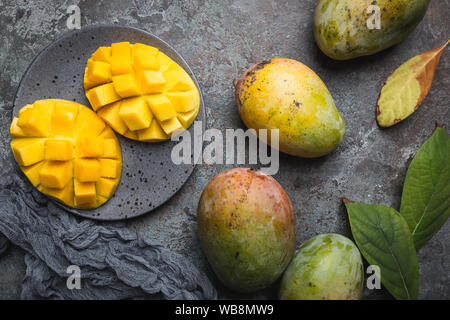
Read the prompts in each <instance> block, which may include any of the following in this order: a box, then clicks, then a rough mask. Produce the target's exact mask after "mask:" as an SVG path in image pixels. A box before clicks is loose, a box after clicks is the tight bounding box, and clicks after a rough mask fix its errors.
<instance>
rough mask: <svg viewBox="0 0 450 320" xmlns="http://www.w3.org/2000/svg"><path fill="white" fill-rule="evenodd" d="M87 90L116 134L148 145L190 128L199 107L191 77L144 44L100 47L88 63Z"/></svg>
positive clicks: (101, 115)
mask: <svg viewBox="0 0 450 320" xmlns="http://www.w3.org/2000/svg"><path fill="white" fill-rule="evenodd" d="M84 89H85V91H86V96H87V98H88V100H89V102H90V104H91V106H92V108H93V109H94V110H95V111H96V112H97V114H98V115H99V116H100V117H101V118H102V119H103V120H105V121H106V123H108V124H109V125H110V126H111V127H112V128H113V129H114V130H115V131H116V132H117V133H119V134H121V135H124V136H125V137H127V138H130V139H134V140H140V141H146V142H158V141H164V140H168V139H170V137H171V136H172V134H173V133H174V132H176V131H177V130H184V129H187V128H189V127H190V126H191V124H192V123H193V122H194V120H195V118H196V117H197V114H198V111H199V108H200V94H199V92H198V89H197V87H196V85H195V83H194V81H193V80H192V78H191V77H190V76H189V74H188V73H187V72H186V71H185V70H184V69H183V68H182V67H180V66H179V65H178V64H177V63H176V62H174V61H173V60H172V59H170V58H169V57H168V56H167V55H165V54H164V53H162V52H160V51H159V50H158V49H157V48H155V47H151V46H148V45H145V44H141V43H136V44H130V43H129V42H119V43H113V44H112V45H111V47H100V48H98V49H97V51H95V52H94V53H93V54H92V57H91V58H90V59H89V60H88V61H87V66H86V70H85V73H84Z"/></svg>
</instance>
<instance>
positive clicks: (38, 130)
mask: <svg viewBox="0 0 450 320" xmlns="http://www.w3.org/2000/svg"><path fill="white" fill-rule="evenodd" d="M44 101H45V100H44ZM52 111H53V103H52V102H42V100H39V101H36V102H35V103H34V105H33V108H28V109H26V110H24V111H23V112H22V113H19V120H18V121H17V125H18V126H19V127H20V128H21V129H22V130H23V132H25V134H27V135H28V136H36V137H47V136H48V135H49V134H50V122H51V115H52Z"/></svg>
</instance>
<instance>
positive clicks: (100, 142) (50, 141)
mask: <svg viewBox="0 0 450 320" xmlns="http://www.w3.org/2000/svg"><path fill="white" fill-rule="evenodd" d="M10 134H11V136H12V138H13V139H12V141H11V149H12V151H13V155H14V158H15V159H16V161H17V163H18V164H19V166H20V168H21V169H22V171H23V173H24V174H25V176H26V177H27V178H28V180H30V182H31V183H32V184H33V186H35V187H36V188H37V189H38V190H39V191H41V192H42V193H44V194H46V195H48V196H50V197H52V198H54V199H56V200H58V201H60V202H62V203H64V204H66V205H67V206H69V207H72V208H80V209H93V208H96V207H99V206H101V205H102V204H104V203H105V202H106V201H108V200H109V199H110V198H111V196H112V195H113V194H114V192H115V191H116V188H117V185H118V184H119V181H120V177H121V173H122V153H121V150H120V144H119V141H118V139H117V137H116V135H115V133H114V131H113V130H112V129H111V128H110V127H109V126H108V125H106V124H105V122H104V121H103V120H102V119H100V117H99V116H97V114H95V112H93V111H92V110H90V109H89V108H87V107H85V106H83V105H81V104H78V103H75V102H71V101H65V100H56V99H49V100H38V101H36V102H34V104H32V105H26V106H25V107H23V108H22V109H21V110H20V111H19V116H18V117H14V119H13V121H12V123H11V127H10Z"/></svg>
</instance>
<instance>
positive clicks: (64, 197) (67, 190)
mask: <svg viewBox="0 0 450 320" xmlns="http://www.w3.org/2000/svg"><path fill="white" fill-rule="evenodd" d="M41 192H44V193H46V194H48V195H49V196H50V197H53V198H55V199H57V200H59V201H61V202H63V203H65V204H67V205H69V206H73V180H72V179H70V181H69V182H67V183H66V185H65V186H64V188H62V189H59V188H48V187H43V188H42V189H41Z"/></svg>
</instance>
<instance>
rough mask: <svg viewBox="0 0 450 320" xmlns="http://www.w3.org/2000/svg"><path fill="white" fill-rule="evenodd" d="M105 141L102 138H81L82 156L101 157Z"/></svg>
mask: <svg viewBox="0 0 450 320" xmlns="http://www.w3.org/2000/svg"><path fill="white" fill-rule="evenodd" d="M104 140H105V139H103V138H100V137H89V136H84V137H82V138H81V149H82V151H81V156H82V157H86V158H91V157H101V156H103V152H104Z"/></svg>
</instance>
